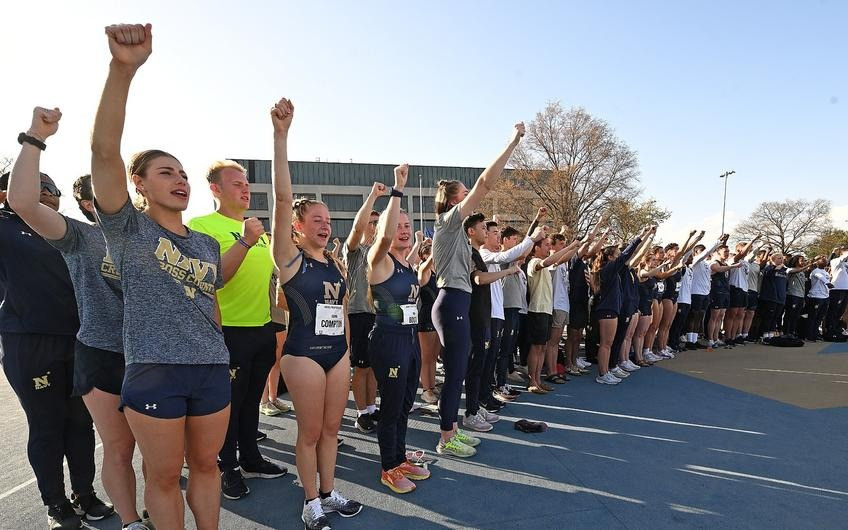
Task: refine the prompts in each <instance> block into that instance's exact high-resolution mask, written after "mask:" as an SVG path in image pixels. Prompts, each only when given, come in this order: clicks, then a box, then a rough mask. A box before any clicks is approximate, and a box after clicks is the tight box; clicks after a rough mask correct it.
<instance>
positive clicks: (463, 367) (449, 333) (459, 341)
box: [432, 288, 471, 431]
mask: <svg viewBox="0 0 848 530" xmlns="http://www.w3.org/2000/svg"><path fill="white" fill-rule="evenodd" d="M470 307H471V293H467V292H465V291H462V290H460V289H451V288H444V289H439V295H438V296H437V297H436V302H435V303H434V304H433V313H432V315H433V326H435V327H436V333H438V334H439V342H441V343H442V348H443V349H442V363H443V365H444V367H445V383H444V386H443V387H442V395H441V397H440V399H439V416H440V420H439V425H440V427H441V429H442V430H443V431H450V430H452V429H453V424H454V423H456V419H457V414H458V413H459V399H460V396H462V381H463V379H465V372H466V371H467V370H468V353H469V351H470V350H471V321H470V320H469V317H468V310H469V309H470Z"/></svg>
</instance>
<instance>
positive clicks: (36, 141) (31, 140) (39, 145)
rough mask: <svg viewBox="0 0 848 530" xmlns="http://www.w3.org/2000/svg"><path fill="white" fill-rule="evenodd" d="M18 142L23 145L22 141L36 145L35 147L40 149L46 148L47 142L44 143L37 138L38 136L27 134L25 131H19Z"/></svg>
mask: <svg viewBox="0 0 848 530" xmlns="http://www.w3.org/2000/svg"><path fill="white" fill-rule="evenodd" d="M18 143H19V144H21V145H24V143H28V144H31V145H34V146H36V147H37V148H39V149H41V150H42V151H44V150H45V149H47V144H45V143H44V142H42V141H41V140H39V139H38V138H36V137H34V136H30V135H28V134H27V133H21V134H19V135H18Z"/></svg>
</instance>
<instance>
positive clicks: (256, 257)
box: [188, 212, 274, 327]
mask: <svg viewBox="0 0 848 530" xmlns="http://www.w3.org/2000/svg"><path fill="white" fill-rule="evenodd" d="M241 226H242V222H241V221H236V220H235V219H230V218H229V217H225V216H223V215H221V214H219V213H218V212H214V213H211V214H209V215H204V216H203V217H195V218H194V219H192V220H191V221H189V223H188V227H189V228H191V229H192V230H196V231H198V232H202V233H204V234H208V235H210V236H212V237H214V238H215V239H216V240H217V241H218V243H219V244H220V245H221V255H222V256H223V255H224V254H226V253H227V251H228V250H230V247H232V246H233V245H238V244H239V243H238V238H239V237H241ZM273 272H274V262H273V260H272V259H271V242H270V240H269V239H268V236H267V235H263V236H262V237H260V238H259V241H258V242H257V243H256V244H255V245H254V246H253V247H252V248H251V249H250V250H248V251H247V255H246V256H245V257H244V261H242V263H241V266H240V267H239V268H238V271H236V273H235V275H234V276H233V277H232V278H230V280H229V281H228V282H227V283H226V284H225V285H224V287H223V288H221V289H218V305H219V306H220V307H221V324H222V325H224V326H237V327H254V326H256V327H258V326H264V325H265V324H267V323H268V322H270V321H271V303H270V299H269V298H268V283H269V282H270V281H271V274H272V273H273Z"/></svg>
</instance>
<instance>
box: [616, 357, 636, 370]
mask: <svg viewBox="0 0 848 530" xmlns="http://www.w3.org/2000/svg"><path fill="white" fill-rule="evenodd" d="M619 366H620V367H621V368H623V369H624V370H627V371H628V372H635V371H636V370H638V369H639V368H641V366H639V365H638V364H634V363H633V361H631V360H630V359H627V360H626V361H624V362H623V363H621V364H619Z"/></svg>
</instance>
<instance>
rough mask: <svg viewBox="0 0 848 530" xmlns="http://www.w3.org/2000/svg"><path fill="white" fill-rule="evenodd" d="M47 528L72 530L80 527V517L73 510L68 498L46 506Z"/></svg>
mask: <svg viewBox="0 0 848 530" xmlns="http://www.w3.org/2000/svg"><path fill="white" fill-rule="evenodd" d="M47 528H49V529H50V530H72V529H76V528H82V519H81V518H80V516H79V515H77V513H76V511H74V507H73V506H72V505H71V502H70V501H69V500H68V499H65V500H63V501H62V502H60V503H58V504H51V505H50V506H48V507H47Z"/></svg>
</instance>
